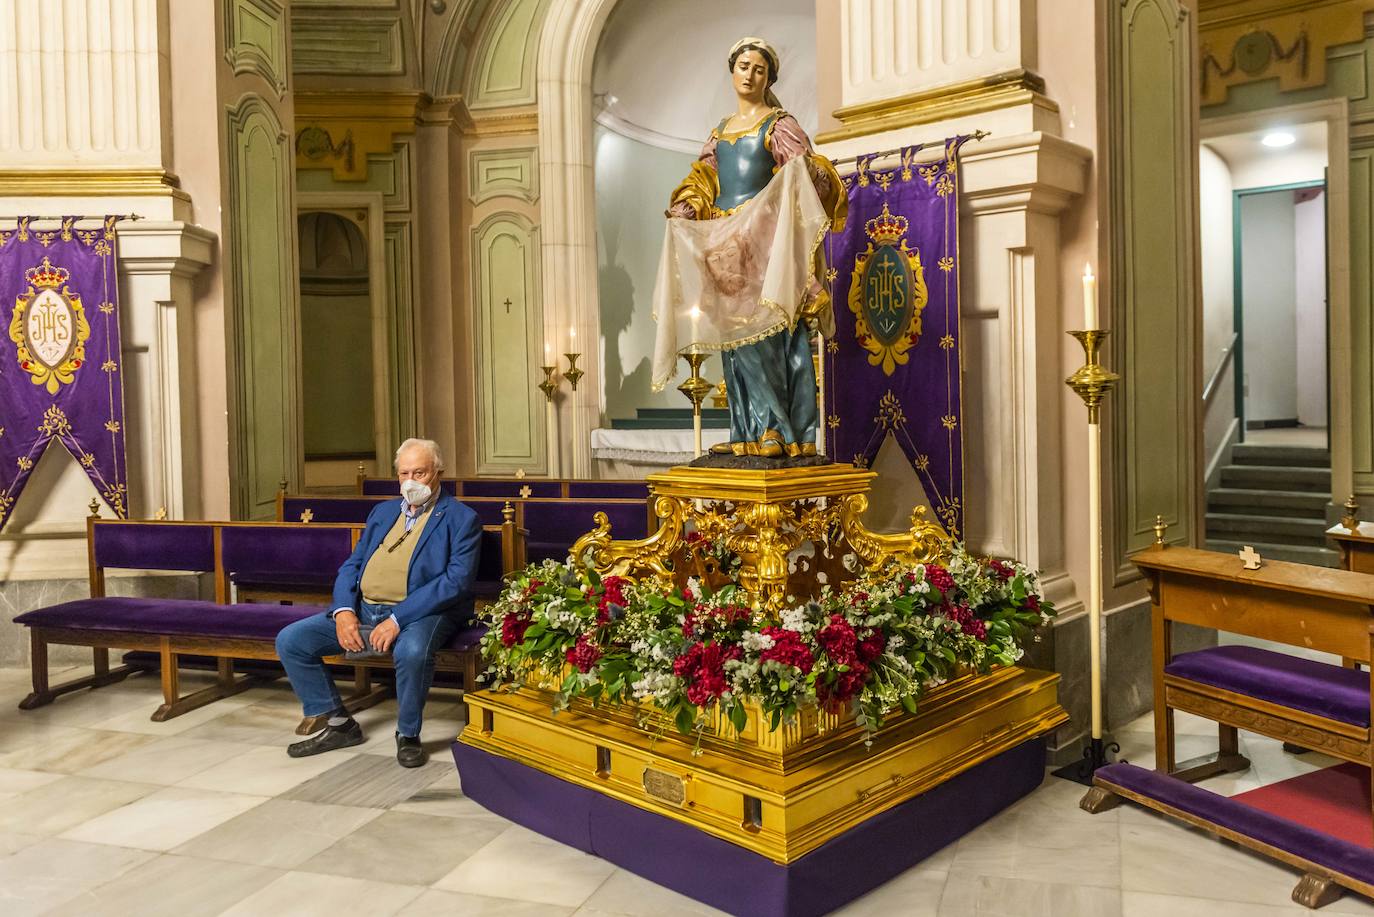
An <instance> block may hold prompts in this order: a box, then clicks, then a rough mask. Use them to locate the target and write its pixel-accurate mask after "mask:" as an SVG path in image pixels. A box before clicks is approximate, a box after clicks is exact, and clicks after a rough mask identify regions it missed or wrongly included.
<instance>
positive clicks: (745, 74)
mask: <svg viewBox="0 0 1374 917" xmlns="http://www.w3.org/2000/svg"><path fill="white" fill-rule="evenodd" d="M730 77H731V79H732V80H733V81H734V84H735V93H736V94H737V95H739V96H740V98H743V99H748V100H749V101H750V102H762V101H763V94H764V93H765V92H766V91H767V90H768V58H766V57H764V56H763V52H761V51H754V50H749V51H745V52H743V53H741V54H740V56H739V57H737V58H735V68H734V69H733V70H732V71H730Z"/></svg>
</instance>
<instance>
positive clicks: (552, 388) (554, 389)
mask: <svg viewBox="0 0 1374 917" xmlns="http://www.w3.org/2000/svg"><path fill="white" fill-rule="evenodd" d="M539 368H540V369H542V370H543V371H544V381H543V382H540V383H539V390H540V391H541V392H543V393H544V397H545V398H547V399H548V400H549V401H553V396H554V395H556V394H558V379H557V378H555V377H554V373H556V372H558V367H557V366H541V367H539Z"/></svg>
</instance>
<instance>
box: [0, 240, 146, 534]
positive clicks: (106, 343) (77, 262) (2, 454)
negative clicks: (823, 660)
mask: <svg viewBox="0 0 1374 917" xmlns="http://www.w3.org/2000/svg"><path fill="white" fill-rule="evenodd" d="M80 219H82V217H63V218H62V220H61V222H60V225H59V226H57V227H56V228H53V229H47V230H38V229H35V228H33V224H34V223H35V222H37V218H34V217H22V218H20V219H19V221H18V225H17V227H16V228H15V229H12V230H3V231H0V528H3V527H4V524H5V523H6V522H7V521H8V520H9V517H10V513H11V511H12V510H13V508H14V504H15V502H16V501H17V500H18V499H19V494H20V493H21V492H22V491H23V489H24V485H25V484H26V483H27V482H28V479H29V475H30V474H32V473H33V469H34V467H35V466H36V465H37V464H38V460H39V459H40V458H41V457H42V456H43V452H44V450H45V449H47V447H48V445H49V443H51V442H52V441H53V440H58V441H59V442H61V443H62V445H63V446H65V447H66V449H67V451H68V452H70V453H71V454H72V457H73V458H75V459H76V461H77V463H78V464H80V465H81V467H82V468H83V469H84V470H85V472H86V474H87V475H89V476H90V479H91V482H92V483H93V484H95V488H96V490H97V491H99V492H100V495H101V497H103V498H104V500H105V502H106V503H107V504H109V506H110V508H111V509H112V510H114V512H115V515H117V516H119V517H120V518H123V517H125V516H126V515H127V513H128V509H127V507H128V499H129V495H128V491H127V478H126V476H125V468H124V393H123V385H122V382H121V370H120V359H119V307H118V299H119V296H118V290H117V287H118V284H117V282H116V274H115V269H116V249H115V245H116V241H115V229H114V226H115V221H116V220H119V219H120V217H117V216H107V217H104V218H103V220H102V226H101V227H100V228H98V229H77V228H76V223H77V221H78V220H80ZM50 222H51V221H50Z"/></svg>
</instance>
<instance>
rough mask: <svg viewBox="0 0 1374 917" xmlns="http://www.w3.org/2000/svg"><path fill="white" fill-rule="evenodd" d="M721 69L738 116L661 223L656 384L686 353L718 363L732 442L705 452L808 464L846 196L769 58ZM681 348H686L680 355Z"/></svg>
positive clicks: (749, 45)
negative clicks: (829, 266) (826, 242)
mask: <svg viewBox="0 0 1374 917" xmlns="http://www.w3.org/2000/svg"><path fill="white" fill-rule="evenodd" d="M729 68H730V77H731V80H732V82H733V83H734V88H735V94H736V95H737V96H738V100H739V107H738V110H737V111H736V112H735V113H734V114H732V115H729V116H727V117H726V118H724V119H722V120H721V122H720V123H719V124H718V125H717V126H716V128H715V129H714V130H713V131H711V136H710V138H709V139H708V140H707V141H706V145H705V146H704V147H703V148H702V151H701V156H700V157H699V158H698V159H697V161H696V162H694V163H693V164H692V171H691V173H690V174H689V175H688V176H687V178H686V179H685V180H684V181H683V182H682V184H681V185H679V186H678V187H677V189H676V190H674V191H673V194H672V198H671V201H670V204H669V208H668V212H667V216H668V217H669V221H668V222H669V225H668V233H667V239H666V241H665V244H664V255H663V260H662V262H661V263H660V265H659V276H658V283H657V285H656V287H655V291H654V315H655V318H656V319H658V321H659V337H658V346H657V347H656V348H655V360H654V383H655V387H656V388H662V387H663V385H665V384H666V383H667V382H668V381H669V380H670V379H671V378H672V377H673V375H674V374H675V373H676V363H677V355H678V354H679V353H680V352H682V351H683V350H687V349H691V348H699V349H719V350H720V351H721V361H722V363H723V365H724V370H725V385H726V389H727V391H728V396H729V405H730V441H729V442H728V443H722V444H720V445H718V446H713V447H712V449H711V451H712V452H713V453H717V454H727V455H729V454H733V455H741V456H742V455H752V456H762V457H766V458H784V457H797V456H809V455H815V454H816V445H815V443H816V427H817V423H818V419H819V418H818V416H817V411H816V374H815V368H814V365H813V363H812V360H811V341H810V338H811V328H810V325H811V324H812V323H813V322H814V323H816V324H817V326H818V327H820V328H821V329H822V331H823V332H828V331H829V330H830V329H831V328H832V327H833V316H832V315H831V314H830V309H829V307H830V299H829V295H828V294H827V293H826V292H825V288H824V286H823V285H822V281H823V279H824V267H823V262H822V259H821V252H822V249H821V247H820V243H821V241H822V240H823V238H824V236H825V234H826V233H827V232H829V231H830V230H831V228H832V227H833V228H835V229H839V228H842V226H843V223H844V214H845V210H846V197H845V190H844V186H843V185H842V184H841V182H840V179H839V176H838V175H837V174H836V173H835V169H834V167H833V166H832V165H831V164H830V161H829V160H827V159H826V158H825V157H824V156H820V155H818V154H816V153H814V152H813V151H812V149H811V141H810V140H809V139H808V138H807V136H806V133H805V131H803V130H802V128H801V125H799V124H798V123H797V121H796V119H795V118H793V117H792V116H791V115H789V114H788V113H787V112H786V111H785V110H783V108H782V105H781V104H780V103H779V102H778V99H777V96H775V95H774V94H773V90H772V86H773V84H774V83H775V82H777V79H778V69H779V68H778V53H777V51H775V50H774V49H773V47H772V45H770V44H769V43H768V42H766V41H764V40H763V39H761V38H752V37H751V38H743V39H741V40H740V41H738V42H736V43H735V46H734V47H733V48H731V49H730V56H729ZM684 338H685V339H686V340H687V342H688V347H679V346H678V342H679V341H681V340H683V339H684Z"/></svg>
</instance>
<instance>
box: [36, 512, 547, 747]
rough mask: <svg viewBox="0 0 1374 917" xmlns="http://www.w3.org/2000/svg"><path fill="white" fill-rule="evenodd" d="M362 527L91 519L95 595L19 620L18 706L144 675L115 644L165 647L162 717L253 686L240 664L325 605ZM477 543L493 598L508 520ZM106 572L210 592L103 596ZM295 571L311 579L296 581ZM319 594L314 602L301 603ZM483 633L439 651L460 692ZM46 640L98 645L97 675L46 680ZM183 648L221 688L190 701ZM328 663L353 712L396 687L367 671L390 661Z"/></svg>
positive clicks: (266, 652)
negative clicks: (181, 578)
mask: <svg viewBox="0 0 1374 917" xmlns="http://www.w3.org/2000/svg"><path fill="white" fill-rule="evenodd" d="M361 531H362V526H361V525H360V524H330V523H313V524H302V523H258V522H165V521H156V522H128V521H121V520H102V519H98V518H95V517H92V518H91V519H90V520H88V523H87V550H88V555H89V558H90V584H91V597H90V598H88V599H81V600H77V601H75V602H66V603H62V604H60V605H56V606H50V607H47V608H41V609H36V610H34V611H30V612H26V613H25V614H22V615H20V616H18V617H17V618H16V619H15V620H16V621H17V622H19V623H22V624H25V625H27V626H28V627H29V631H30V642H31V653H32V673H33V692H32V693H31V694H29V696H28V697H26V698H25V699H24V700H23V701H22V702H21V703H20V705H19V706H20V708H21V709H25V710H28V709H32V708H34V707H38V706H42V705H44V704H48V703H51V702H52V701H53V700H55V699H56V698H57V697H59V696H61V695H63V694H66V693H69V692H71V691H76V690H80V689H83V688H95V687H100V686H102V685H106V684H110V683H113V682H115V681H119V680H120V679H122V678H125V677H127V676H128V675H129V674H130V673H132V672H134V671H137V668H136V667H134V666H132V665H128V664H125V665H121V666H118V667H116V668H111V667H110V660H109V651H110V649H111V648H120V649H125V650H133V651H136V652H137V651H151V652H155V653H157V654H158V656H159V665H160V670H161V678H162V689H163V704H162V706H161V707H159V708H158V710H157V711H156V712H155V713H154V714H153V719H154V720H157V721H162V720H166V719H169V718H171V717H174V716H177V715H179V714H181V713H185V712H186V711H188V710H194V709H196V708H197V707H200V706H203V705H205V704H207V703H210V702H212V701H214V700H218V699H219V698H222V697H228V696H230V695H232V694H237V693H239V692H241V691H243V690H246V689H247V688H249V687H252V686H253V685H254V684H256V683H258V681H259V680H260V679H259V678H255V677H247V676H245V677H237V676H236V675H235V673H234V660H236V659H250V660H271V661H276V659H277V657H276V648H275V640H276V635H277V633H278V632H279V631H280V630H281V628H283V627H285V626H286V625H288V624H291V623H293V622H295V621H297V620H300V619H301V618H304V617H308V616H310V615H314V614H320V613H322V612H324V611H326V610H327V606H328V604H329V602H328V597H329V595H330V593H332V586H333V580H334V577H335V575H336V574H337V572H338V568H339V566H340V565H341V564H342V563H343V561H344V560H345V559H346V558H347V557H348V555H349V554H350V553H351V552H352V550H353V548H354V546H355V545H356V543H357V539H358V537H359V535H360V534H361ZM482 539H483V548H482V551H481V554H480V555H479V564H478V571H477V579H476V582H475V583H474V592H476V593H477V594H478V598H479V601H481V600H487V601H490V600H492V599H494V598H495V597H496V595H498V594H499V592H500V589H501V587H502V576H503V574H504V573H505V572H507V571H509V570H512V569H516V567H515V564H516V563H517V561H519V560H520V559H521V558H522V556H523V547H522V540H521V538H520V535H519V533H518V531H517V530H516V529H515V527H514V526H513V524H510V523H507V524H505V525H504V526H491V527H484V529H483V533H482ZM108 569H136V570H147V571H170V572H183V573H203V574H210V575H211V576H213V582H214V593H215V599H214V601H208V602H207V601H200V600H191V599H163V598H124V597H115V596H107V595H106V594H105V587H106V581H105V572H106V570H108ZM296 577H300V578H304V579H306V580H309V581H308V582H303V583H296V582H295V581H294V580H293V578H296ZM325 579H327V580H328V586H327V587H326V586H324V585H323V583H324V580H325ZM236 581H237V582H238V585H237V587H236V586H235V582H236ZM235 588H236V589H237V591H238V593H239V596H240V598H243V597H244V596H245V594H246V595H248V596H251V597H252V599H253V601H251V602H240V603H233V604H231V603H229V601H228V600H229V597H230V593H231V591H234V590H235ZM312 597H313V598H314V600H315V601H314V602H313V603H312V604H305V605H302V604H294V603H295V602H296V601H297V600H300V599H302V598H312ZM283 602H289V603H291V604H282V603H283ZM483 633H484V628H482V627H481V626H480V625H469V626H466V627H463V628H460V629H459V630H458V631H457V632H456V633H455V634H454V635H453V637H452V638H451V639H450V640H449V642H448V643H447V644H446V645H445V646H444V647H443V648H441V649H440V650H439V651H438V652H437V653H436V657H435V660H436V661H435V668H436V669H437V670H439V671H445V672H454V673H459V674H460V675H461V676H462V678H463V688H464V690H465V691H466V690H470V689H471V687H472V686H473V685H475V684H476V683H477V674H478V670H479V669H480V665H481V655H480V646H479V643H480V640H481V637H482V634H483ZM50 644H59V645H72V646H89V647H92V649H93V653H94V672H93V674H92V675H89V676H85V677H81V678H77V679H74V680H72V681H68V682H65V683H63V684H60V685H52V684H50V683H49V678H48V652H47V647H48V646H49V645H50ZM183 655H188V656H207V657H210V658H212V659H214V660H215V661H216V665H217V669H218V681H217V683H216V684H215V685H213V686H211V687H209V688H206V689H204V690H202V691H198V692H195V693H194V694H191V695H187V696H184V697H183V696H182V695H181V694H180V690H179V661H180V657H181V656H183ZM327 661H328V662H330V663H333V664H339V665H345V666H349V667H351V668H352V670H353V674H354V682H355V685H354V690H353V693H352V694H351V695H350V696H349V697H348V698H346V703H347V704H348V705H349V707H350V709H351V710H360V709H364V708H366V707H368V706H371V705H373V704H376V703H378V702H379V701H381V700H382V699H384V698H385V697H387V696H388V695H389V692H390V686H385V685H383V686H374V685H373V684H372V672H371V670H372V669H373V668H379V667H380V668H389V667H390V661H389V660H387V659H380V660H369V661H367V662H366V663H356V662H354V661H351V660H345V659H344V658H343V657H342V656H339V657H332V658H330V659H329V660H327ZM312 724H313V720H305V721H303V722H302V724H301V730H303V731H307V732H309V731H313V729H310V728H308V727H309V726H311V725H312Z"/></svg>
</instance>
